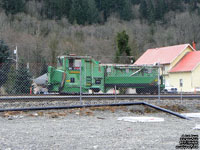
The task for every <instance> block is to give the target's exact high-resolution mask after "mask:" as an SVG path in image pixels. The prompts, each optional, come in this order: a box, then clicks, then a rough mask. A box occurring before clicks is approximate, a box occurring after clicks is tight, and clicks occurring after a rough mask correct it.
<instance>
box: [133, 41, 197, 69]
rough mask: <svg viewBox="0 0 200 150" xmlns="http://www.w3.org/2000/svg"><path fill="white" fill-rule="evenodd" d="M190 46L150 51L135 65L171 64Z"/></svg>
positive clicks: (176, 46)
mask: <svg viewBox="0 0 200 150" xmlns="http://www.w3.org/2000/svg"><path fill="white" fill-rule="evenodd" d="M188 46H189V47H190V48H191V49H192V50H194V49H193V48H192V46H191V45H190V44H181V45H175V46H168V47H161V48H153V49H148V50H147V51H146V52H145V53H144V54H143V55H142V56H141V57H140V58H139V59H138V60H137V61H136V62H135V63H134V64H135V65H152V64H154V63H160V64H170V63H171V62H172V61H173V60H174V59H175V58H176V57H177V56H178V55H180V54H181V53H182V52H183V51H184V50H185V49H186V48H187V47H188Z"/></svg>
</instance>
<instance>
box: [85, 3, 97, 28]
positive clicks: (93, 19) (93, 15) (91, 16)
mask: <svg viewBox="0 0 200 150" xmlns="http://www.w3.org/2000/svg"><path fill="white" fill-rule="evenodd" d="M98 13H99V12H98V9H97V7H96V3H95V1H94V0H88V10H87V22H88V23H89V24H92V23H97V22H98V21H99V14H98Z"/></svg>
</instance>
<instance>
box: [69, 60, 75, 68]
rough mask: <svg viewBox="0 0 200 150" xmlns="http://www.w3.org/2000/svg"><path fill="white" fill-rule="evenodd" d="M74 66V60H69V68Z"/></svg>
mask: <svg viewBox="0 0 200 150" xmlns="http://www.w3.org/2000/svg"><path fill="white" fill-rule="evenodd" d="M73 64H74V59H69V68H72V67H73Z"/></svg>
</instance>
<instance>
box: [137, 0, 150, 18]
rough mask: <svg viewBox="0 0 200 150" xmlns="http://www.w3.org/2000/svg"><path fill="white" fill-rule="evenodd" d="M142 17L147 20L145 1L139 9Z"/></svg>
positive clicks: (143, 0)
mask: <svg viewBox="0 0 200 150" xmlns="http://www.w3.org/2000/svg"><path fill="white" fill-rule="evenodd" d="M139 12H140V17H141V18H144V19H147V15H148V14H147V3H146V1H145V0H142V1H141V3H140V7H139Z"/></svg>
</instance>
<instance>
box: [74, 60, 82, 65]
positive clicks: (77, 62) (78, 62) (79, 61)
mask: <svg viewBox="0 0 200 150" xmlns="http://www.w3.org/2000/svg"><path fill="white" fill-rule="evenodd" d="M80 64H81V59H75V62H74V67H80Z"/></svg>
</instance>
